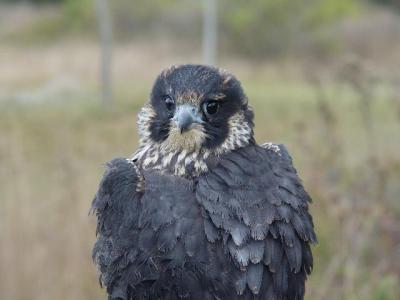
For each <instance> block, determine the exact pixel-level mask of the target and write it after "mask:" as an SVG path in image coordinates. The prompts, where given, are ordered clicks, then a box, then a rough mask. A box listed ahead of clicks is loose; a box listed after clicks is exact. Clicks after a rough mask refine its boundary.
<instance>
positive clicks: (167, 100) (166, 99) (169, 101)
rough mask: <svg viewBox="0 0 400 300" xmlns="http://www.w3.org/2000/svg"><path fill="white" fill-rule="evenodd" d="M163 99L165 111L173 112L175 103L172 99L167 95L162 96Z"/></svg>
mask: <svg viewBox="0 0 400 300" xmlns="http://www.w3.org/2000/svg"><path fill="white" fill-rule="evenodd" d="M163 99H164V102H165V105H166V107H167V109H168V110H169V111H172V110H174V108H175V101H174V99H172V98H171V96H168V95H167V96H164V97H163Z"/></svg>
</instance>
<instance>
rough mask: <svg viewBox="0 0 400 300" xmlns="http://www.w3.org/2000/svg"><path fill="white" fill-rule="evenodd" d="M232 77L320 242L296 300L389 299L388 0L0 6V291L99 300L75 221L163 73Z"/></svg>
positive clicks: (392, 239) (395, 173) (391, 102)
mask: <svg viewBox="0 0 400 300" xmlns="http://www.w3.org/2000/svg"><path fill="white" fill-rule="evenodd" d="M202 62H205V63H215V64H216V65H218V66H220V67H223V68H226V69H228V70H230V71H231V72H232V73H234V74H236V75H237V77H238V78H239V79H241V81H242V84H243V86H244V89H245V91H246V93H247V95H248V97H249V100H250V103H251V105H252V106H253V107H254V109H255V113H256V120H255V121H256V131H255V132H256V136H257V140H258V141H259V142H264V141H274V142H279V143H285V144H286V145H287V147H288V149H289V150H290V152H291V154H292V156H293V158H294V163H295V166H296V167H297V169H298V172H299V173H300V175H301V177H302V178H303V180H304V184H305V186H306V188H307V190H308V191H309V192H310V194H311V195H312V197H313V199H314V202H313V204H312V213H313V215H314V221H315V224H316V231H317V234H318V236H319V244H318V245H317V246H316V247H314V255H315V268H314V273H313V275H312V276H311V278H310V279H309V280H308V282H307V299H318V300H319V299H333V300H336V299H337V300H339V299H371V300H386V299H400V279H399V275H400V201H399V200H400V199H399V195H400V184H399V183H400V155H399V153H400V73H399V69H400V4H399V1H398V0H375V1H373V0H370V1H367V0H254V1H244V0H201V1H199V0H147V1H132V0H112V1H108V2H107V1H106V0H53V1H50V0H47V1H45V0H42V1H39V0H36V1H12V0H9V1H4V0H1V1H0V249H1V250H0V299H15V300H19V299H21V300H22V299H105V294H104V290H101V289H100V288H99V284H98V274H97V271H96V268H95V267H94V265H93V263H92V261H91V247H92V245H93V243H94V240H95V217H93V216H88V212H89V208H90V204H91V200H92V198H93V195H94V193H95V192H96V189H97V186H98V182H99V180H100V177H101V174H102V173H103V169H104V168H103V164H102V163H103V162H105V161H108V160H110V159H111V158H113V157H115V156H129V155H130V154H131V153H133V152H134V150H135V149H136V147H137V139H138V137H137V133H136V124H135V123H136V113H137V111H138V109H139V108H140V107H141V105H142V104H143V103H144V102H145V101H146V99H147V97H148V94H149V91H150V88H151V85H152V82H153V80H154V78H155V77H156V75H157V74H158V73H159V72H160V70H161V69H163V68H165V67H167V66H169V65H171V64H180V63H202Z"/></svg>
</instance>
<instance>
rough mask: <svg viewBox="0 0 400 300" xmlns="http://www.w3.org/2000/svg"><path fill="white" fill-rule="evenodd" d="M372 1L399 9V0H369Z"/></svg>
mask: <svg viewBox="0 0 400 300" xmlns="http://www.w3.org/2000/svg"><path fill="white" fill-rule="evenodd" d="M371 1H372V2H375V3H378V4H382V5H386V6H390V7H395V8H397V9H400V1H399V0H371Z"/></svg>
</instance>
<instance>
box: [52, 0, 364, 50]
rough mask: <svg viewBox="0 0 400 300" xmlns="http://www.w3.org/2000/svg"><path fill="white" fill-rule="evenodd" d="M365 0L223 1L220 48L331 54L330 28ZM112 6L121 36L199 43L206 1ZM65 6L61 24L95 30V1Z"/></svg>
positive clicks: (122, 1) (152, 0)
mask: <svg viewBox="0 0 400 300" xmlns="http://www.w3.org/2000/svg"><path fill="white" fill-rule="evenodd" d="M360 1H361V0H254V1H252V2H251V5H249V3H248V1H245V0H219V1H218V11H219V46H220V47H221V48H222V49H223V50H227V51H228V52H230V53H237V54H245V55H246V56H252V57H263V56H271V55H275V56H276V55H278V54H279V55H285V54H293V53H297V54H298V53H299V52H303V53H304V52H307V53H310V52H318V53H325V54H326V53H331V52H333V51H334V50H335V49H336V48H337V47H336V44H337V41H336V40H335V39H334V38H333V37H332V36H331V35H330V34H329V33H328V32H327V31H326V28H327V27H328V26H329V25H331V24H333V23H334V22H337V21H338V20H340V19H341V18H343V17H347V16H349V15H353V14H356V13H357V11H359V10H360V7H361V2H360ZM109 4H110V8H111V13H112V19H113V23H114V27H115V30H114V32H115V37H116V38H117V39H123V40H128V39H131V38H133V37H138V36H141V37H143V38H148V37H150V36H159V37H160V36H162V37H164V38H168V37H170V38H171V39H185V40H186V41H188V42H190V43H197V44H200V41H201V22H202V3H201V1H198V0H185V1H183V0H148V1H143V2H141V3H140V5H139V4H138V2H137V1H130V0H113V1H109ZM62 8H63V10H64V12H65V14H64V17H63V19H62V20H60V22H62V23H63V24H64V27H65V29H66V30H68V31H71V29H72V30H75V31H76V30H78V31H79V33H80V34H82V32H86V33H95V32H96V8H95V1H93V0H64V1H63V4H62ZM55 28H58V27H55ZM60 35H62V32H60ZM182 46H184V45H182ZM199 46H200V45H199Z"/></svg>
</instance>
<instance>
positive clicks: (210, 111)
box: [203, 101, 219, 116]
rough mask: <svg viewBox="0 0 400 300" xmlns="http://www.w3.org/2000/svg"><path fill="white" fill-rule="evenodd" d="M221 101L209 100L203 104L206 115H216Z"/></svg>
mask: <svg viewBox="0 0 400 300" xmlns="http://www.w3.org/2000/svg"><path fill="white" fill-rule="evenodd" d="M218 108H219V103H218V102H217V101H208V102H206V103H204V104H203V110H204V112H205V113H206V115H208V116H210V115H214V114H216V113H217V112H218Z"/></svg>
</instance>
